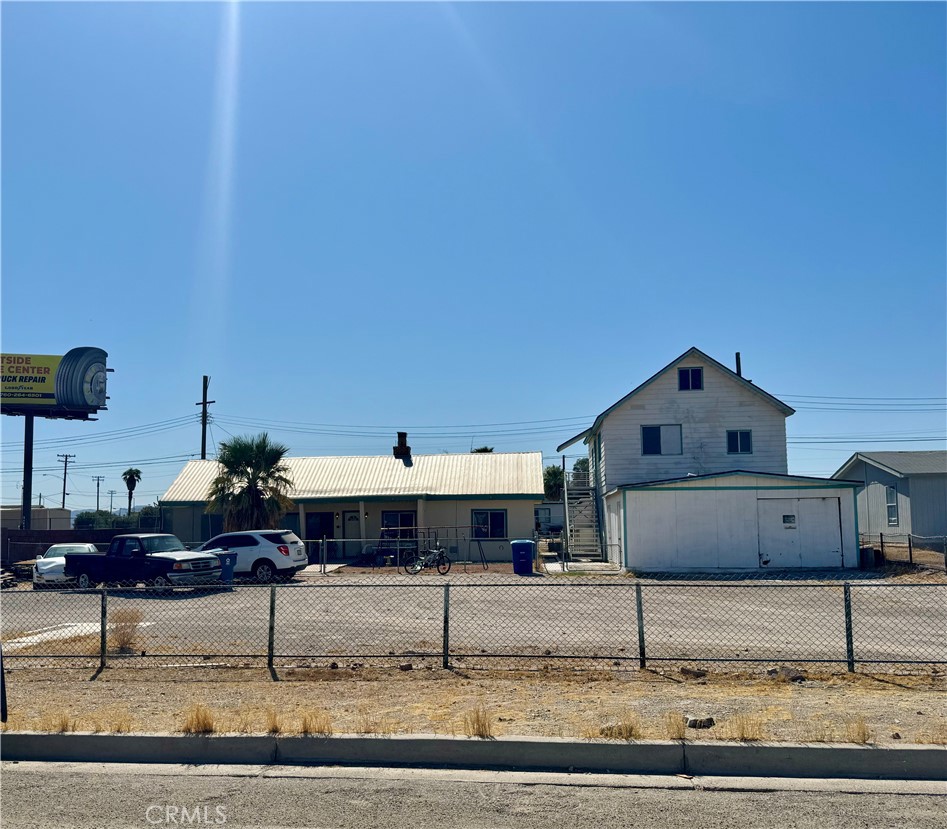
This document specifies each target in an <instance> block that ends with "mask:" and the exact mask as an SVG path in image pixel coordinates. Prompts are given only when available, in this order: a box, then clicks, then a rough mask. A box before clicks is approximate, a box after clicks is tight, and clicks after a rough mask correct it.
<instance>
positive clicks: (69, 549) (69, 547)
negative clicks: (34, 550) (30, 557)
mask: <svg viewBox="0 0 947 829" xmlns="http://www.w3.org/2000/svg"><path fill="white" fill-rule="evenodd" d="M88 552H90V549H89V545H88V544H63V545H61V546H57V547H50V548H49V549H48V550H47V551H46V552H45V553H44V554H43V555H42V556H41V557H42V558H62V557H63V556H64V555H66V553H88Z"/></svg>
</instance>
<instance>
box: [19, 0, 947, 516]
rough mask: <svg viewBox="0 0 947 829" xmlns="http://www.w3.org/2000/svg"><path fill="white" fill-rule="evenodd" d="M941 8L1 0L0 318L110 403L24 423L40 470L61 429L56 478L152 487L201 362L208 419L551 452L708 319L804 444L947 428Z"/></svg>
mask: <svg viewBox="0 0 947 829" xmlns="http://www.w3.org/2000/svg"><path fill="white" fill-rule="evenodd" d="M945 22H947V21H945V6H944V5H943V4H822V3H782V4H775V3H772V4H771V3H765V4H763V3H760V4H744V3H731V4H696V5H686V4H665V5H651V4H642V3H635V4H615V3H608V4H600V5H588V4H581V5H580V4H524V5H503V4H483V5H481V4H460V5H454V6H448V5H444V4H414V5H396V4H381V5H361V4H302V3H287V4H282V5H276V4H266V3H260V4H252V5H246V4H245V5H242V6H241V7H240V8H239V10H238V12H237V13H234V12H233V11H232V10H230V9H229V8H228V6H227V5H224V4H184V3H158V4H145V3H103V4H87V3H68V4H52V3H36V4H26V3H23V4H20V3H15V4H11V3H4V4H3V7H2V142H3V143H2V165H3V166H2V174H3V177H2V200H3V201H2V232H3V239H2V242H3V247H2V268H3V274H2V323H3V328H2V347H3V350H4V351H12V352H25V353H41V354H62V353H65V352H66V351H67V350H68V349H70V348H72V347H74V346H79V345H95V346H100V347H102V348H104V349H105V350H106V351H108V352H109V355H110V356H109V364H110V366H111V367H113V368H114V369H115V373H114V374H113V375H111V378H110V395H111V400H110V404H109V411H107V412H104V413H103V414H102V416H101V419H100V420H99V421H97V422H94V423H56V422H52V421H43V420H40V421H37V427H36V440H37V452H36V464H35V465H36V467H37V473H36V476H37V477H36V480H35V483H34V495H35V494H36V493H38V492H43V493H44V494H46V495H47V496H48V495H49V494H50V493H53V494H54V496H55V500H54V503H55V502H56V501H58V498H59V497H60V496H59V495H58V493H59V491H60V488H61V465H59V464H57V461H56V454H57V453H65V452H68V453H71V454H75V456H76V457H75V460H74V461H73V462H72V463H73V465H72V466H71V467H70V474H69V477H70V481H69V487H68V488H69V492H70V495H69V497H68V498H67V504H68V505H69V506H71V507H73V508H88V507H90V506H94V503H95V486H94V484H93V483H92V476H93V475H104V476H105V478H106V480H105V481H104V482H103V484H102V492H103V493H104V492H106V491H107V490H108V489H115V490H118V492H119V496H118V497H117V499H116V506H119V505H120V504H122V503H124V499H123V497H122V495H121V493H123V492H124V485H123V484H122V481H121V479H120V473H121V471H122V470H123V469H125V468H127V467H128V466H137V467H139V468H140V469H141V470H142V473H143V480H142V483H141V485H140V487H139V493H138V497H137V501H136V502H137V503H138V504H143V503H148V502H151V501H154V500H155V499H156V498H157V497H158V496H159V495H161V494H162V493H163V491H164V489H165V488H166V486H167V485H168V483H169V482H170V481H171V480H172V479H173V477H174V475H175V474H176V473H177V471H178V470H179V469H180V467H181V465H182V464H183V461H184V460H185V459H186V458H187V457H188V456H194V455H195V454H196V453H198V452H199V449H200V430H199V424H198V423H197V420H196V418H197V415H198V408H197V407H196V406H195V405H194V403H195V401H197V400H199V398H200V390H201V376H202V375H203V374H209V375H211V377H212V381H211V396H212V398H213V399H215V400H216V401H217V402H216V403H215V404H214V406H213V407H212V411H213V414H214V420H215V422H214V426H213V430H212V433H211V436H212V439H213V440H214V441H220V440H222V439H226V438H227V437H228V435H230V434H248V433H256V432H258V431H261V430H263V429H268V430H269V431H270V433H271V434H272V435H273V436H274V437H276V438H278V439H280V440H282V441H283V442H285V443H286V444H288V445H289V447H290V449H291V453H292V454H295V455H300V454H381V453H387V452H390V447H391V445H392V443H393V442H394V432H395V430H396V429H407V430H408V432H409V442H410V443H411V445H412V446H413V447H414V451H415V452H441V451H452V452H453V451H458V452H463V451H469V449H470V448H471V446H472V445H474V446H478V445H482V444H488V445H491V446H494V447H495V448H496V450H497V451H519V450H542V451H543V453H544V454H545V455H547V456H552V455H554V454H555V447H556V445H557V444H558V443H560V442H562V441H564V440H565V439H566V438H568V437H571V436H572V435H573V434H575V433H577V432H579V431H581V429H583V428H585V427H586V426H588V425H589V423H590V422H591V419H592V418H593V417H594V415H595V414H597V413H598V412H600V411H602V410H603V409H605V408H606V407H607V406H609V405H611V404H612V403H613V402H615V400H617V399H618V398H620V397H621V396H623V395H624V394H625V393H627V392H628V391H629V390H630V389H631V388H633V387H634V386H636V385H637V384H638V383H640V382H641V381H643V380H644V379H646V378H647V377H649V376H650V375H651V374H653V373H654V372H655V371H657V370H658V369H659V368H661V367H662V366H664V365H665V364H666V363H668V362H669V361H670V360H672V359H673V358H675V357H676V356H678V355H679V354H681V353H682V352H683V351H685V350H686V349H687V348H688V347H689V346H691V345H696V346H698V347H699V348H701V349H702V350H704V351H706V352H707V353H708V354H710V355H711V356H713V357H715V358H717V359H718V360H720V361H722V362H724V363H726V364H728V365H732V361H733V354H734V352H735V351H740V352H742V355H743V366H744V372H745V374H746V375H747V376H748V377H750V378H752V379H753V380H754V382H756V383H757V384H758V385H760V386H762V387H763V388H765V389H766V390H767V391H770V392H771V393H774V394H776V395H777V396H780V397H781V398H783V399H784V400H786V401H787V402H789V403H790V404H791V405H794V406H795V407H796V408H797V409H798V412H797V414H796V415H794V416H793V417H792V418H790V420H789V424H788V428H789V435H790V455H789V457H790V471H792V472H796V473H803V474H828V473H831V472H832V471H834V470H835V469H836V468H837V467H838V466H839V465H840V464H841V462H842V461H843V460H844V459H845V458H846V457H847V456H848V455H849V454H851V453H852V452H853V451H855V450H857V449H859V448H861V449H911V448H922V449H932V448H944V445H945V444H944V441H943V438H944V434H945V414H944V397H945V395H947V391H945V387H947V367H945V363H947V357H945V312H947V298H945V271H947V263H945V249H947V238H945V225H947V216H945V137H947V136H945V100H947V87H945ZM838 398H846V399H845V400H841V399H838ZM847 398H881V399H877V400H864V399H861V400H855V399H847ZM899 398H911V399H907V400H906V399H899ZM916 398H939V399H937V400H918V399H916ZM3 421H4V422H3V423H2V424H0V425H2V427H3V475H2V481H3V501H4V503H16V502H18V500H19V492H18V489H17V484H18V483H19V482H20V480H21V474H22V473H21V457H22V455H21V452H22V446H21V442H22V428H23V422H22V420H21V419H18V418H10V417H7V418H3ZM510 423H517V424H519V425H516V426H509V425H502V426H498V425H495V424H510ZM151 424H158V425H155V426H152V425H151ZM287 424H293V425H292V426H291V427H289V428H288V427H287ZM317 424H322V425H317ZM329 424H334V425H331V426H330V425H329ZM491 424H493V425H491ZM340 425H341V426H340ZM144 427H147V428H144ZM122 430H126V431H122ZM904 438H910V439H912V440H913V439H916V441H917V442H891V443H883V442H880V441H881V440H882V439H885V440H893V439H898V440H899V441H903V439H904ZM931 438H940V441H939V442H937V441H932V440H930V439H931ZM815 439H818V440H821V439H831V440H834V441H839V442H834V443H813V442H812V441H813V440H815ZM577 449H578V447H573V449H572V450H570V451H572V452H575V451H577ZM550 460H551V458H550ZM47 475H48V476H50V477H45V476H47ZM57 479H58V480H57ZM103 497H104V501H103V503H104V505H105V506H106V507H107V506H108V499H107V497H106V496H103ZM47 503H48V501H47Z"/></svg>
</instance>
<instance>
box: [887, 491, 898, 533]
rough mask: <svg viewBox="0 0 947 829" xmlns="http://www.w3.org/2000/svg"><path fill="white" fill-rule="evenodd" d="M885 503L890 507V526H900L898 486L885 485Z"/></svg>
mask: <svg viewBox="0 0 947 829" xmlns="http://www.w3.org/2000/svg"><path fill="white" fill-rule="evenodd" d="M885 505H886V506H887V507H888V526H889V527H897V526H898V488H897V487H894V486H886V487H885Z"/></svg>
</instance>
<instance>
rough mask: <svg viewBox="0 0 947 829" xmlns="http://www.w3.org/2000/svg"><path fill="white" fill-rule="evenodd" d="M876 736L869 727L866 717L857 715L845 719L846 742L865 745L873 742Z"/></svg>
mask: <svg viewBox="0 0 947 829" xmlns="http://www.w3.org/2000/svg"><path fill="white" fill-rule="evenodd" d="M874 738H875V735H874V734H873V733H872V730H871V729H870V728H869V727H868V723H866V722H865V718H864V717H856V718H855V719H851V720H846V721H845V742H847V743H857V744H858V745H865V744H866V743H870V742H872V741H873V740H874Z"/></svg>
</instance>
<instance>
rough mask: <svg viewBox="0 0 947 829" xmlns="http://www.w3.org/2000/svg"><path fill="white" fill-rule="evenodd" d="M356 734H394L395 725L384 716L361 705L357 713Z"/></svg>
mask: <svg viewBox="0 0 947 829" xmlns="http://www.w3.org/2000/svg"><path fill="white" fill-rule="evenodd" d="M355 733H356V734H394V733H395V724H394V723H393V722H392V721H391V720H390V719H389V718H388V717H386V716H384V715H383V714H379V713H378V712H375V711H370V710H369V709H368V708H365V707H364V706H362V705H360V706H359V707H358V710H357V711H356V712H355Z"/></svg>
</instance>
